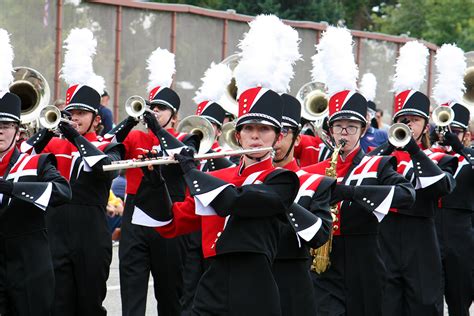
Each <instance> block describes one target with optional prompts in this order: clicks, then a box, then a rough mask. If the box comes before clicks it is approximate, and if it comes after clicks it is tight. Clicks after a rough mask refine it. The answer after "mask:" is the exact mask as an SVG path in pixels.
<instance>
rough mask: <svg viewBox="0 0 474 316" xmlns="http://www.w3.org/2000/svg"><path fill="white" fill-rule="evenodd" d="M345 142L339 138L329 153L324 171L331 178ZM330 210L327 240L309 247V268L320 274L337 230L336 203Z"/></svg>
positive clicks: (327, 264)
mask: <svg viewBox="0 0 474 316" xmlns="http://www.w3.org/2000/svg"><path fill="white" fill-rule="evenodd" d="M345 144H346V142H345V141H344V140H341V141H340V142H339V145H337V146H336V147H335V148H334V151H333V153H332V155H331V161H330V165H329V167H328V168H326V172H325V174H326V176H328V177H331V178H333V179H336V178H337V173H336V166H337V158H338V155H339V151H341V148H342V147H344V145H345ZM330 212H331V216H332V219H333V225H332V227H331V229H330V231H329V239H328V241H327V242H326V243H325V244H324V245H322V246H321V247H319V248H317V249H310V253H311V256H312V257H313V262H312V264H311V270H312V271H315V272H316V273H318V274H321V273H323V272H324V271H326V270H327V269H328V268H329V266H330V265H331V261H330V258H329V255H330V254H331V250H332V234H333V230H337V229H338V228H339V227H338V225H337V224H335V223H337V217H336V215H337V214H338V212H339V210H338V209H337V204H334V205H331V209H330Z"/></svg>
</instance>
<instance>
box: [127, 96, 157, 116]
mask: <svg viewBox="0 0 474 316" xmlns="http://www.w3.org/2000/svg"><path fill="white" fill-rule="evenodd" d="M146 111H149V112H152V113H153V111H152V110H150V109H149V108H148V106H147V104H146V101H145V99H143V98H142V97H141V96H138V95H132V96H131V97H129V98H128V99H127V101H125V112H127V114H128V115H129V116H131V117H135V118H139V117H141V116H142V115H143V114H144V113H145V112H146Z"/></svg>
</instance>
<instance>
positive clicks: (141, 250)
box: [105, 48, 198, 316]
mask: <svg viewBox="0 0 474 316" xmlns="http://www.w3.org/2000/svg"><path fill="white" fill-rule="evenodd" d="M147 63H148V69H149V70H150V81H149V83H148V87H147V90H148V92H149V95H148V101H147V102H146V103H147V104H145V102H144V100H143V99H142V101H140V102H139V107H140V112H141V113H130V114H133V116H129V117H127V118H126V119H125V120H123V121H122V122H121V123H119V124H118V125H117V126H116V127H115V128H113V129H112V130H111V131H110V132H109V133H108V134H106V135H105V138H106V139H113V140H114V141H117V142H121V143H123V145H124V146H125V159H135V158H138V157H139V156H140V155H143V154H144V152H145V151H151V150H152V149H161V150H163V151H164V152H165V153H168V154H171V153H172V152H173V150H178V152H179V150H180V148H184V147H185V145H184V144H183V143H182V142H181V141H180V140H183V142H184V143H185V144H188V145H190V146H191V147H193V148H196V147H197V146H198V142H197V141H195V138H194V137H191V136H186V135H180V134H179V133H178V132H176V130H175V124H176V122H177V119H178V111H179V108H180V104H181V100H180V98H179V95H178V94H177V93H176V92H175V91H174V90H173V89H171V88H170V87H169V86H170V85H171V82H172V76H173V74H174V72H175V62H174V54H172V53H170V52H169V51H167V50H165V49H161V48H157V49H155V51H153V52H152V54H151V55H150V57H149V58H148V60H147ZM163 69H167V70H168V71H163ZM130 107H131V108H132V109H133V105H131V106H130ZM139 116H142V117H143V121H144V123H145V124H146V126H147V131H146V132H143V131H140V130H132V129H133V128H134V127H135V126H136V125H137V124H138V123H139V122H140V117H139ZM185 136H186V139H184V137H185ZM163 174H164V176H165V178H166V180H167V183H168V185H169V188H170V194H171V198H172V199H173V201H181V200H183V199H184V190H185V187H184V185H182V183H181V182H182V181H181V180H180V175H181V170H180V169H179V168H178V167H177V166H174V165H173V166H167V167H166V168H164V170H163ZM125 177H126V180H127V186H126V199H125V209H124V213H123V217H122V229H121V237H120V244H119V259H120V264H119V269H120V294H121V298H122V313H123V315H124V316H125V315H145V310H146V298H147V292H148V279H149V277H150V273H151V275H152V277H153V280H154V294H155V298H156V300H157V301H158V302H159V304H158V305H157V311H158V314H160V315H161V314H163V315H180V313H181V306H180V302H179V299H180V292H181V287H182V285H181V284H182V282H181V278H182V275H181V266H180V265H181V259H180V256H179V244H178V242H179V241H178V240H177V239H165V238H162V237H161V236H160V235H158V234H156V232H155V231H154V230H153V229H151V228H149V227H143V226H138V225H132V222H131V221H132V215H133V212H134V207H135V204H136V203H137V199H136V193H137V190H138V187H139V186H140V183H141V181H142V178H143V172H142V170H141V169H139V168H135V169H127V171H126V173H125Z"/></svg>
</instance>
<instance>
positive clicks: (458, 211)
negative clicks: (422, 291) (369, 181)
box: [431, 103, 474, 316]
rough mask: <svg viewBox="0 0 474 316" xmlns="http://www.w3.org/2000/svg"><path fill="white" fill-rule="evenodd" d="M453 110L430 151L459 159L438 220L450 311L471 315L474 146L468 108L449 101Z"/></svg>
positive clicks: (442, 200) (440, 206) (464, 315)
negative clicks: (448, 126) (441, 134)
mask: <svg viewBox="0 0 474 316" xmlns="http://www.w3.org/2000/svg"><path fill="white" fill-rule="evenodd" d="M449 107H450V108H451V109H452V110H453V112H454V120H453V122H452V123H451V124H450V131H448V132H446V133H445V134H444V135H443V140H442V142H439V143H437V144H434V145H433V147H431V151H433V152H435V153H437V152H442V153H447V154H450V155H453V156H454V157H456V158H457V160H458V168H457V169H456V171H455V173H454V178H455V179H456V187H455V188H454V190H453V192H452V193H450V194H448V195H446V196H444V197H442V198H441V199H440V201H439V202H438V205H437V209H436V214H435V224H436V232H437V236H438V242H439V245H440V250H441V259H442V264H443V275H444V278H443V281H444V284H443V286H444V289H443V290H444V291H443V292H444V297H445V300H446V304H447V305H448V311H449V314H450V315H463V316H468V315H469V307H470V306H471V303H472V295H471V293H472V274H471V267H472V263H473V262H474V256H473V255H474V243H473V239H472V236H473V228H472V225H471V222H470V218H471V215H472V212H473V210H474V201H473V198H472V194H471V193H472V188H473V187H474V172H473V168H472V166H473V165H474V150H473V149H472V148H471V147H470V143H471V136H470V132H469V131H468V128H467V127H468V126H469V110H468V109H467V108H466V107H464V106H463V105H462V104H460V103H454V104H451V105H449Z"/></svg>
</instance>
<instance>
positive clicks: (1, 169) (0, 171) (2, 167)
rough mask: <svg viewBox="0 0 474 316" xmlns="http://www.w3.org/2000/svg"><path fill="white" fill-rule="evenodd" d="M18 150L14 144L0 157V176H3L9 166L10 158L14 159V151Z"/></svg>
mask: <svg viewBox="0 0 474 316" xmlns="http://www.w3.org/2000/svg"><path fill="white" fill-rule="evenodd" d="M15 152H18V149H17V148H16V146H13V148H11V149H10V150H9V151H8V152H7V154H6V155H5V156H3V157H2V158H1V159H0V176H3V175H4V174H5V172H6V170H7V168H8V165H9V163H10V160H11V159H12V156H13V153H15Z"/></svg>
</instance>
